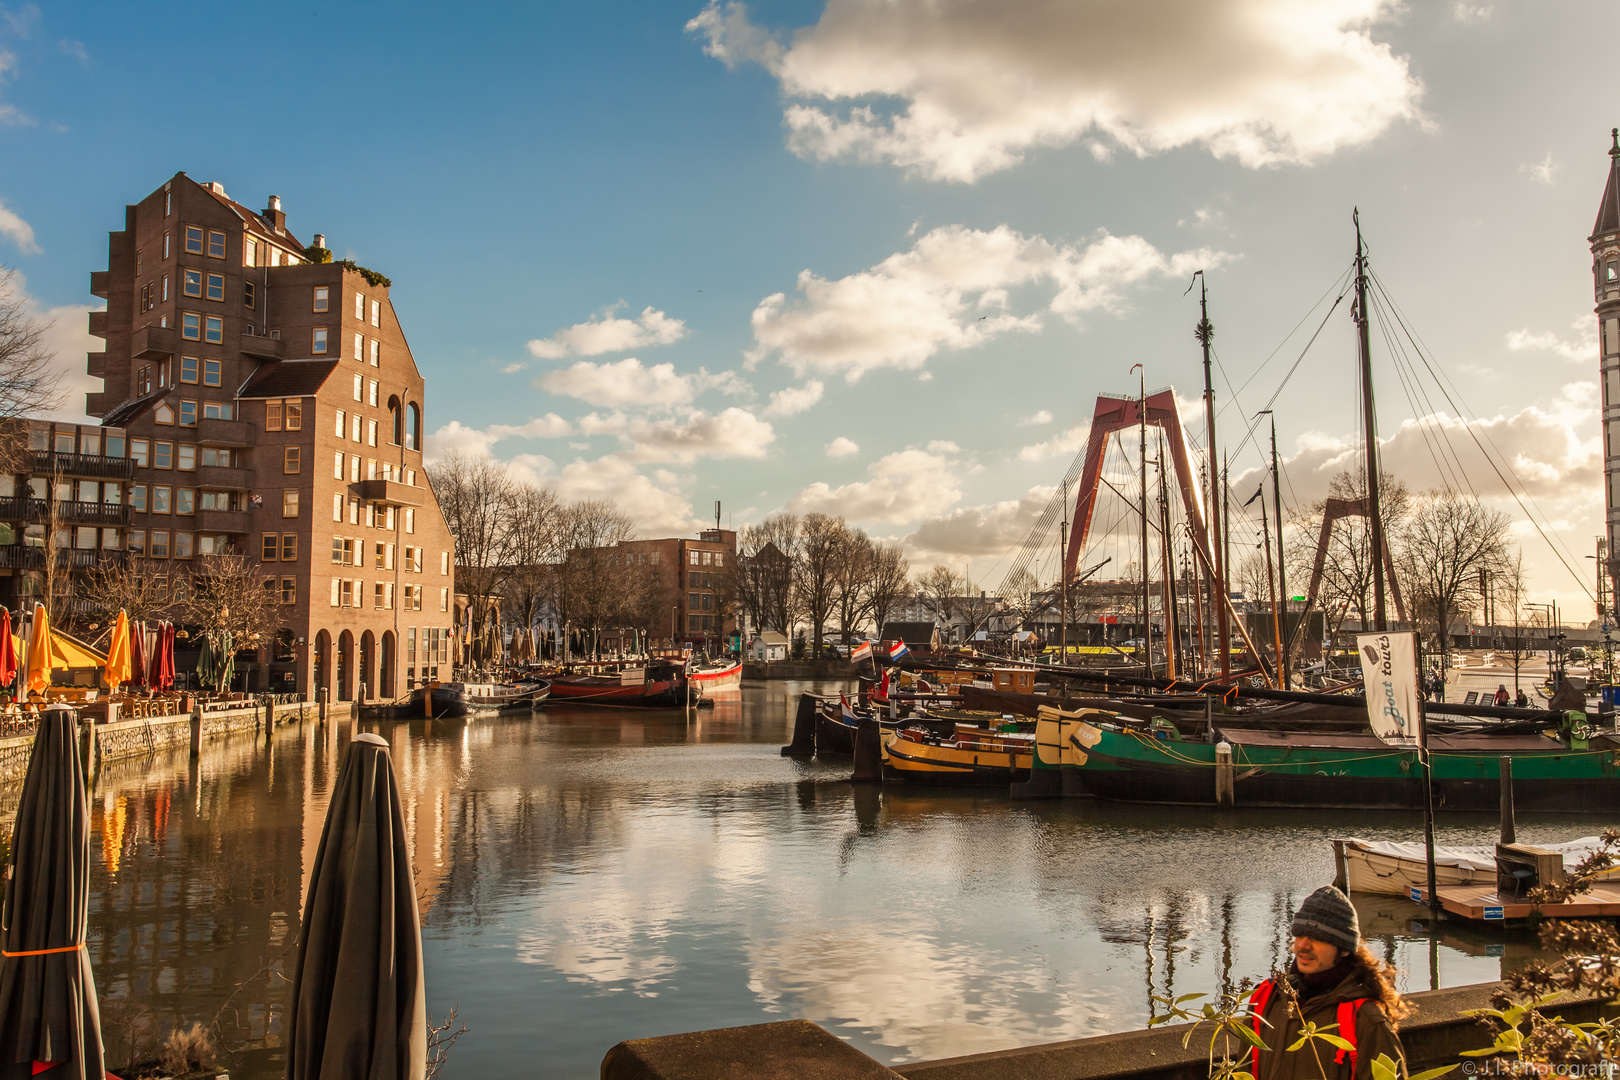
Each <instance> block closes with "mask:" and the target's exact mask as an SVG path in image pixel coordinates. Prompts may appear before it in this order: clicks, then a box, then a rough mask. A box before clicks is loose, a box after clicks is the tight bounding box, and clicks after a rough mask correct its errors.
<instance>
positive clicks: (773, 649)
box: [748, 630, 788, 664]
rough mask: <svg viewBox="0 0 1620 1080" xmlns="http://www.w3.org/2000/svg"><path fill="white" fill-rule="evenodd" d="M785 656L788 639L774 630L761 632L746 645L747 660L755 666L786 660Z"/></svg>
mask: <svg viewBox="0 0 1620 1080" xmlns="http://www.w3.org/2000/svg"><path fill="white" fill-rule="evenodd" d="M787 654H788V639H787V638H786V637H784V636H783V635H781V634H779V633H777V632H776V631H775V630H766V631H763V632H762V633H761V634H760V635H759V636H758V637H756V638H755V639H754V640H753V641H750V642H749V643H748V659H750V660H752V661H754V662H755V663H756V664H768V663H770V662H771V661H772V660H786V659H787Z"/></svg>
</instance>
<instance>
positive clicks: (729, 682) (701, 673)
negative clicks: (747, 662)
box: [686, 660, 743, 694]
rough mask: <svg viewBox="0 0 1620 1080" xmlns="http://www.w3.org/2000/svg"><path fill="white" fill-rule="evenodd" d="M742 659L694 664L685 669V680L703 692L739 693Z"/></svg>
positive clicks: (740, 689)
mask: <svg viewBox="0 0 1620 1080" xmlns="http://www.w3.org/2000/svg"><path fill="white" fill-rule="evenodd" d="M742 669H743V666H742V661H741V660H738V661H735V662H729V661H724V660H722V661H720V662H718V663H713V664H696V665H694V666H692V667H690V668H688V669H687V671H686V680H687V681H688V682H689V683H691V684H692V685H693V686H694V687H696V688H697V689H698V690H701V691H702V692H703V693H704V694H719V693H728V692H729V693H740V692H741V691H742Z"/></svg>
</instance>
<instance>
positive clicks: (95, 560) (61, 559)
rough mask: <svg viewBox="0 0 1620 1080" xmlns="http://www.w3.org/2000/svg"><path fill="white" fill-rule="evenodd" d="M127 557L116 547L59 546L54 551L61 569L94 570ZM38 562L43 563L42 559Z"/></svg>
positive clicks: (126, 553)
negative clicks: (59, 547)
mask: <svg viewBox="0 0 1620 1080" xmlns="http://www.w3.org/2000/svg"><path fill="white" fill-rule="evenodd" d="M34 550H35V551H42V549H40V548H35V549H34ZM128 558H129V553H128V552H124V551H119V550H118V549H116V548H61V549H58V550H57V552H56V565H57V566H58V567H60V568H61V569H63V570H94V569H95V568H96V567H98V566H107V565H110V564H113V563H123V562H125V561H126V560H127V559H128ZM40 564H41V565H42V566H43V565H44V560H43V559H41V560H40Z"/></svg>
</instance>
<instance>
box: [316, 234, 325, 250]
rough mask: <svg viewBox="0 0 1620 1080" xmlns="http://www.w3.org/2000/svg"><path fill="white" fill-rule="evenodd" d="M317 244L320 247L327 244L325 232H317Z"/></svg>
mask: <svg viewBox="0 0 1620 1080" xmlns="http://www.w3.org/2000/svg"><path fill="white" fill-rule="evenodd" d="M315 246H316V247H318V248H323V247H325V246H326V234H325V233H323V232H318V233H316V234H315Z"/></svg>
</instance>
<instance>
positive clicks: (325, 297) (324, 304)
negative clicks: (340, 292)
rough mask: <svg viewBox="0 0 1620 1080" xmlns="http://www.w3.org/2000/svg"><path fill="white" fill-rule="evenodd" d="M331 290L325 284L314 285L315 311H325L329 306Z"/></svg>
mask: <svg viewBox="0 0 1620 1080" xmlns="http://www.w3.org/2000/svg"><path fill="white" fill-rule="evenodd" d="M331 294H332V291H331V290H330V289H329V288H327V287H326V286H325V285H317V286H315V307H314V310H315V311H325V310H326V309H327V308H328V306H330V301H331Z"/></svg>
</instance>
